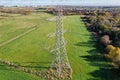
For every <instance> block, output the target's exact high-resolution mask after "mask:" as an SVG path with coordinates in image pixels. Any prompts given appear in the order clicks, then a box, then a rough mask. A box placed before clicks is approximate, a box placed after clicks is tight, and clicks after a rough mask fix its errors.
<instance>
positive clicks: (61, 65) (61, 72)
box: [51, 6, 72, 78]
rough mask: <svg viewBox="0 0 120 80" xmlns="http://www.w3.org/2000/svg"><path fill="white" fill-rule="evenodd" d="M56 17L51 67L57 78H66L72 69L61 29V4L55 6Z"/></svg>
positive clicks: (70, 74)
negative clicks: (54, 70)
mask: <svg viewBox="0 0 120 80" xmlns="http://www.w3.org/2000/svg"><path fill="white" fill-rule="evenodd" d="M56 10H57V18H56V24H57V25H56V44H55V50H54V52H53V62H52V66H51V68H54V69H56V70H57V71H56V74H57V76H58V77H59V78H61V77H62V76H64V77H66V78H71V77H72V69H71V66H70V64H69V61H68V57H67V53H66V47H65V41H64V31H63V19H62V18H63V17H62V16H63V10H62V6H57V9H56Z"/></svg>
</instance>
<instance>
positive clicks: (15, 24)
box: [0, 12, 119, 80]
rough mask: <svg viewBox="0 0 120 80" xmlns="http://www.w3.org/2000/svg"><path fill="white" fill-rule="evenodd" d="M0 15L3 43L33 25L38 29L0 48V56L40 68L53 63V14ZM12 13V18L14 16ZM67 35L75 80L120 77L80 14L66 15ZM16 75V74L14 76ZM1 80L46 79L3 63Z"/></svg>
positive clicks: (108, 79) (113, 79) (0, 68)
mask: <svg viewBox="0 0 120 80" xmlns="http://www.w3.org/2000/svg"><path fill="white" fill-rule="evenodd" d="M0 14H2V15H7V17H3V18H1V16H0V44H2V43H4V42H6V41H8V40H10V39H13V38H14V37H16V36H19V35H21V34H23V33H25V32H27V31H28V30H30V29H31V28H32V27H33V26H37V27H36V29H34V30H32V31H30V32H29V33H26V34H25V35H22V36H21V37H19V38H17V39H15V40H12V41H11V42H9V43H7V44H6V45H4V46H1V47H0V58H2V59H3V60H8V61H11V62H14V63H16V64H19V65H21V66H24V67H27V68H33V69H37V70H40V71H44V70H46V69H48V68H49V67H50V65H51V62H52V58H51V53H50V52H51V50H53V49H54V45H55V37H56V36H55V30H56V22H55V20H49V19H50V18H52V19H53V17H55V16H53V15H51V14H48V13H43V12H38V13H36V12H34V13H31V14H30V15H20V14H14V15H13V14H12V15H11V14H3V13H0ZM11 16H12V17H11ZM64 37H65V41H66V43H67V44H66V48H67V54H68V58H69V62H70V64H71V67H72V69H73V78H72V80H119V78H118V77H117V76H115V75H113V74H114V73H112V68H111V65H110V63H109V62H107V61H106V59H105V58H104V56H103V55H101V53H100V52H99V51H98V50H97V49H96V47H95V42H94V38H93V37H92V36H91V33H90V32H88V30H87V29H86V27H85V25H84V23H83V22H82V20H81V19H80V16H79V15H74V16H64ZM14 75H15V76H14ZM0 80H44V79H41V78H40V77H37V76H35V75H31V74H28V73H24V72H22V71H18V70H15V69H10V68H9V67H7V66H6V65H4V64H2V63H1V65H0Z"/></svg>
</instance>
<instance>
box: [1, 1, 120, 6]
mask: <svg viewBox="0 0 120 80" xmlns="http://www.w3.org/2000/svg"><path fill="white" fill-rule="evenodd" d="M61 4H63V5H79V6H120V0H0V5H4V6H14V5H18V6H38V5H61Z"/></svg>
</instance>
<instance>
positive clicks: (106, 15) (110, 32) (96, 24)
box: [82, 11, 120, 67]
mask: <svg viewBox="0 0 120 80" xmlns="http://www.w3.org/2000/svg"><path fill="white" fill-rule="evenodd" d="M119 12H120V11H117V12H95V11H94V12H89V13H84V14H83V15H84V17H82V20H83V21H84V22H85V24H86V25H87V28H88V30H90V31H92V33H93V36H95V37H97V38H98V43H97V44H98V45H99V46H101V47H102V48H101V49H102V50H104V51H105V52H106V53H107V54H106V55H107V58H109V59H110V60H111V61H112V63H113V65H114V66H117V67H120V13H119Z"/></svg>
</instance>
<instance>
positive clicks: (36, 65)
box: [20, 61, 51, 69]
mask: <svg viewBox="0 0 120 80" xmlns="http://www.w3.org/2000/svg"><path fill="white" fill-rule="evenodd" d="M21 64H22V65H21ZM21 64H20V65H21V66H22V67H26V68H35V69H48V68H49V67H50V66H49V65H50V64H51V62H50V61H46V62H45V61H43V62H42V61H41V62H21Z"/></svg>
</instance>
